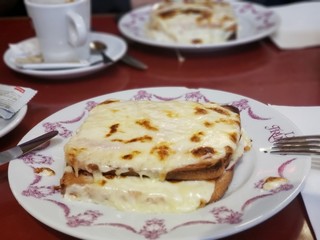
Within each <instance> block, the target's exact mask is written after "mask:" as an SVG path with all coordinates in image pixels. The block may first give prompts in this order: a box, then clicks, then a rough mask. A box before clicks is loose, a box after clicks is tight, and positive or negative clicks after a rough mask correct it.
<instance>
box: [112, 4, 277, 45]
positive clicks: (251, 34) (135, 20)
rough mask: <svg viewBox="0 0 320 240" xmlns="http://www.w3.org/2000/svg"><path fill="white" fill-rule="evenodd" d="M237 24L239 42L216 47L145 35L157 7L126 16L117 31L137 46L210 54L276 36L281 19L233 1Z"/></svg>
mask: <svg viewBox="0 0 320 240" xmlns="http://www.w3.org/2000/svg"><path fill="white" fill-rule="evenodd" d="M230 4H231V6H232V7H233V9H234V13H235V15H236V18H237V22H238V32H237V36H236V39H234V40H230V41H226V42H222V43H214V44H179V43H174V42H164V41H157V40H153V39H151V38H149V37H148V36H147V34H146V25H147V23H148V21H149V16H150V13H151V11H152V9H153V7H154V5H147V6H143V7H140V8H136V9H134V10H132V11H130V12H128V13H127V14H125V15H124V16H123V17H122V18H121V19H120V21H119V23H118V27H119V29H120V31H121V33H122V34H123V35H124V36H126V37H127V38H129V39H131V40H134V41H136V42H139V43H142V44H146V45H151V46H157V47H165V48H173V49H181V50H195V51H200V50H209V49H220V48H225V47H231V46H238V45H242V44H246V43H250V42H253V41H257V40H260V39H262V38H264V37H267V36H269V35H271V34H272V33H274V32H275V31H276V29H277V28H278V26H279V23H280V18H279V16H278V15H277V14H276V13H275V12H274V11H272V10H271V9H269V8H266V7H264V6H262V5H258V4H254V3H249V2H242V1H241V2H238V1H230Z"/></svg>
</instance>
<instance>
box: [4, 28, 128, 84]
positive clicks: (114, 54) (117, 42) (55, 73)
mask: <svg viewBox="0 0 320 240" xmlns="http://www.w3.org/2000/svg"><path fill="white" fill-rule="evenodd" d="M90 39H91V40H92V41H93V40H98V41H102V42H104V43H105V44H106V45H107V50H106V54H107V55H108V56H109V57H110V58H112V59H113V60H114V61H115V62H116V61H118V60H119V59H121V58H122V57H123V55H124V54H125V53H126V51H127V44H126V43H125V41H124V40H123V39H121V38H119V37H117V36H115V35H111V34H107V33H98V32H93V33H91V34H90ZM30 41H34V38H31V39H26V40H24V41H22V42H21V43H26V44H28V42H30ZM99 60H101V56H100V55H99V54H98V55H97V54H95V55H92V56H91V57H90V59H89V62H90V63H96V62H97V61H99ZM4 62H5V63H6V65H7V66H8V67H9V68H11V69H12V70H14V71H17V72H20V73H23V74H26V75H30V76H34V77H41V78H47V79H68V78H76V77H82V76H85V75H88V74H91V73H94V72H97V71H99V70H101V69H104V68H106V67H108V66H110V65H111V64H112V63H108V64H104V63H102V62H101V63H99V64H93V65H89V66H84V67H78V68H74V69H71V68H70V69H62V70H53V69H50V70H46V69H42V70H33V69H23V68H19V67H17V66H16V64H15V59H14V56H13V54H12V51H11V49H8V50H7V51H6V52H5V54H4Z"/></svg>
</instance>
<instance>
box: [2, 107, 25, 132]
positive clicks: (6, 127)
mask: <svg viewBox="0 0 320 240" xmlns="http://www.w3.org/2000/svg"><path fill="white" fill-rule="evenodd" d="M27 109H28V107H27V105H25V106H23V107H22V108H21V109H20V110H19V111H18V112H17V113H16V114H15V115H14V116H13V117H12V118H10V119H8V120H5V119H3V118H0V137H3V136H4V135H6V134H7V133H9V132H10V131H11V130H13V129H14V128H15V127H16V126H18V125H19V123H20V122H21V121H22V119H23V118H24V116H25V115H26V113H27Z"/></svg>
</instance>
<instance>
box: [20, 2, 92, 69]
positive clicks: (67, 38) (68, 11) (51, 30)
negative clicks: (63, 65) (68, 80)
mask: <svg viewBox="0 0 320 240" xmlns="http://www.w3.org/2000/svg"><path fill="white" fill-rule="evenodd" d="M90 3H91V1H90V0H73V1H72V0H24V4H25V6H26V9H27V12H28V15H29V17H30V18H31V19H32V23H33V27H34V29H35V32H36V37H37V38H38V40H39V46H40V50H41V53H42V55H43V58H44V62H48V63H57V62H78V61H81V60H87V59H88V58H89V57H90V49H89V41H90V40H89V38H90V26H91V4H90Z"/></svg>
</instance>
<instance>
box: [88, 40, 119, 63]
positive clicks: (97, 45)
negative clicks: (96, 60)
mask: <svg viewBox="0 0 320 240" xmlns="http://www.w3.org/2000/svg"><path fill="white" fill-rule="evenodd" d="M90 49H91V51H92V52H93V53H99V54H100V55H101V56H102V59H103V62H104V63H113V62H114V61H113V60H112V59H111V58H110V57H109V56H108V55H107V54H106V53H105V50H106V49H107V45H105V44H104V43H103V42H100V41H92V42H90Z"/></svg>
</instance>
